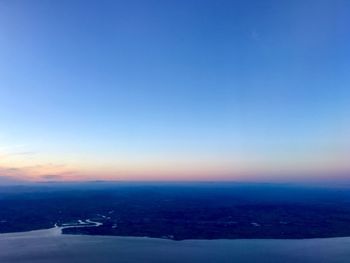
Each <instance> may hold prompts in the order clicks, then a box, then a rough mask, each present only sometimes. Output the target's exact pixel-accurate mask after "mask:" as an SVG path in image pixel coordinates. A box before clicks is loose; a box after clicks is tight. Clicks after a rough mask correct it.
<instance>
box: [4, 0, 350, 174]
mask: <svg viewBox="0 0 350 263" xmlns="http://www.w3.org/2000/svg"><path fill="white" fill-rule="evenodd" d="M349 24H350V2H349V1H346V0H344V1H342V0H335V1H332V0H328V1H323V0H314V1H310V0H302V1H301V0H300V1H298V0H293V1H277V0H276V1H272V0H266V1H260V0H247V1H224V0H218V1H214V0H212V1H206V0H201V1H199V0H196V1H195V0H186V1H185V0H166V1H161V0H146V1H145V0H138V1H136V0H128V1H112V0H111V1H104V0H102V1H79V0H73V1H70V0H69V1H68V0H53V1H49V0H44V1H40V0H31V1H25V0H22V1H18V0H1V1H0V178H2V181H8V180H10V181H11V180H30V181H72V180H73V181H74V180H127V181H135V180H136V181H137V180H165V181H168V180H170V181H172V180H190V181H193V180H194V181H196V180H205V181H206V180H210V181H211V180H212V181H221V180H222V181H227V180H228V181H230V180H232V181H251V180H253V181H266V180H267V181H287V180H316V181H317V180H324V179H327V180H336V179H337V178H338V179H339V178H342V179H344V178H345V179H347V178H348V177H349V179H350V162H349V161H348V156H350V136H349V134H350V74H349V73H348V72H349V69H350V27H349ZM0 181H1V180H0Z"/></svg>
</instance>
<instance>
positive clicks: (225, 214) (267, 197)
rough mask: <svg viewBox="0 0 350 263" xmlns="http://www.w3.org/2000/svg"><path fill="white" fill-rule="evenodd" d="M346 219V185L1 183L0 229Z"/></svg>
mask: <svg viewBox="0 0 350 263" xmlns="http://www.w3.org/2000/svg"><path fill="white" fill-rule="evenodd" d="M349 222H350V189H349V188H332V187H310V186H301V185H299V186H298V185H283V184H243V183H225V184H223V183H221V184H220V183H178V184H167V183H148V184H146V183H114V184H111V183H103V182H101V183H85V184H74V183H73V184H50V185H40V184H33V185H19V186H6V187H5V186H2V187H0V233H10V232H22V231H29V230H38V229H47V228H52V227H53V226H54V225H58V226H68V225H69V226H71V227H69V228H65V229H63V233H64V234H84V235H107V236H135V237H144V236H147V237H154V238H163V239H172V240H186V239H242V238H244V239H257V238H264V239H266V238H268V239H302V238H322V237H345V236H350V225H349ZM96 223H97V224H96ZM82 224H85V226H84V227H81V225H82Z"/></svg>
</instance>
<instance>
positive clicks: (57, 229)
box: [0, 222, 350, 242]
mask: <svg viewBox="0 0 350 263" xmlns="http://www.w3.org/2000/svg"><path fill="white" fill-rule="evenodd" d="M94 223H97V224H98V225H77V226H72V225H69V226H58V225H57V224H55V225H54V227H51V228H44V229H36V230H29V231H21V232H6V233H0V238H1V237H6V236H9V237H16V236H18V237H21V236H23V237H26V236H30V235H31V234H39V235H38V236H46V237H55V236H56V237H57V236H61V237H96V238H120V239H150V240H163V241H173V242H186V241H235V240H241V241H249V240H255V241H260V240H261V241H272V240H276V241H279V240H280V241H298V240H300V241H303V240H305V241H307V240H310V241H311V240H331V239H332V240H333V239H347V238H350V236H334V237H332V236H330V237H311V238H307V237H306V238H213V239H197V238H189V239H181V240H176V239H171V238H162V237H150V236H133V235H128V236H127V235H125V236H120V235H89V234H64V233H63V231H62V230H63V229H66V228H80V227H97V226H99V225H100V224H102V223H99V222H94Z"/></svg>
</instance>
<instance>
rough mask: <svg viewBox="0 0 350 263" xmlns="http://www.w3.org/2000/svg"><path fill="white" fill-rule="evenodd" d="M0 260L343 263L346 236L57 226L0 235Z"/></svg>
mask: <svg viewBox="0 0 350 263" xmlns="http://www.w3.org/2000/svg"><path fill="white" fill-rule="evenodd" d="M0 262H1V263H7V262H9V263H12V262H16V263H21V262H33V263H34V262H35V263H39V262H40V263H41V262H45V263H51V262H52V263H56V262H57V263H58V262H60V263H65V262H69V263H71V262H72V263H73V262H74V263H80V262H85V263H89V262H101V263H105V262H106V263H107V262H108V263H112V262H113V263H141V262H144V263H147V262H150V263H151V262H152V263H160V262H162V263H164V262H170V263H175V262H181V263H187V262H188V263H190V262H191V263H195V262H213V263H214V262H215V263H220V262H223V263H224V262H225V263H226V262H230V263H235V262H237V263H246V262H263V263H265V262H266V263H267V262H281V263H282V262H283V263H289V262H290V263H292V262H293V263H295V262H301V263H303V262H306V263H311V262H312V263H316V262H317V263H322V262H325V263H326V262H327V263H349V262H350V238H325V239H304V240H263V239H260V240H256V239H251V240H186V241H171V240H163V239H153V238H135V237H106V236H78V235H74V236H73V235H61V234H60V230H59V229H57V228H56V229H48V230H39V231H31V232H25V233H11V234H1V235H0Z"/></svg>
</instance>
